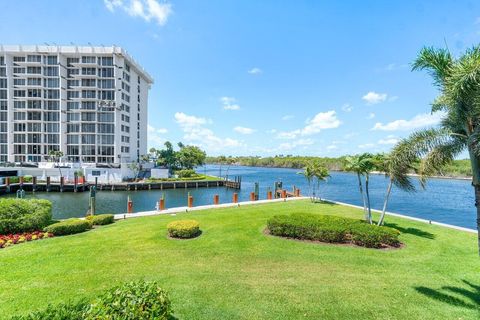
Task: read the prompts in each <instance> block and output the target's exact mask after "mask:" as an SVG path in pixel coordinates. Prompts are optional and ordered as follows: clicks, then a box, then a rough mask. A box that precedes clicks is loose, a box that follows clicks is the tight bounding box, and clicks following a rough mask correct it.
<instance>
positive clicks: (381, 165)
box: [373, 153, 413, 226]
mask: <svg viewBox="0 0 480 320" xmlns="http://www.w3.org/2000/svg"><path fill="white" fill-rule="evenodd" d="M373 161H374V165H375V169H376V170H378V171H380V172H383V173H384V174H385V177H386V178H388V184H387V191H386V192H385V197H384V199H383V207H382V213H381V214H380V218H379V219H378V225H379V226H381V225H383V222H384V221H385V213H386V212H387V205H388V201H389V199H390V194H391V192H392V187H393V185H395V186H396V187H398V188H399V189H402V190H404V191H407V192H408V191H412V188H411V186H410V185H409V184H408V182H406V181H407V179H408V177H407V174H408V172H406V171H402V172H397V171H395V170H393V168H392V163H393V161H392V155H391V154H384V153H380V154H376V155H375V156H374V157H373ZM411 169H412V170H413V167H412V168H411Z"/></svg>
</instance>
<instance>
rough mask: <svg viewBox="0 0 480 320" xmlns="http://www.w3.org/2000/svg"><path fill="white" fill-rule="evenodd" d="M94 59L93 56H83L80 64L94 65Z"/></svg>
mask: <svg viewBox="0 0 480 320" xmlns="http://www.w3.org/2000/svg"><path fill="white" fill-rule="evenodd" d="M95 62H96V57H95V56H83V57H82V63H95Z"/></svg>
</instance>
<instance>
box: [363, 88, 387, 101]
mask: <svg viewBox="0 0 480 320" xmlns="http://www.w3.org/2000/svg"><path fill="white" fill-rule="evenodd" d="M387 96H388V95H387V94H386V93H377V92H374V91H370V92H368V93H367V94H366V95H364V96H363V97H362V99H363V100H365V102H367V104H377V103H380V102H384V101H385V100H387Z"/></svg>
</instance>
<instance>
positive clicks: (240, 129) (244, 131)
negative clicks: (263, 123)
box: [233, 126, 256, 134]
mask: <svg viewBox="0 0 480 320" xmlns="http://www.w3.org/2000/svg"><path fill="white" fill-rule="evenodd" d="M233 130H234V131H236V132H238V133H241V134H252V133H254V132H255V131H256V130H255V129H252V128H246V127H240V126H237V127H235V128H233Z"/></svg>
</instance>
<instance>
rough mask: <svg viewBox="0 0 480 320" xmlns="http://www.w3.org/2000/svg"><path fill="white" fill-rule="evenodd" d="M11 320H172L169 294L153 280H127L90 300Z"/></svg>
mask: <svg viewBox="0 0 480 320" xmlns="http://www.w3.org/2000/svg"><path fill="white" fill-rule="evenodd" d="M10 319H11V320H37V319H68V320H96V319H112V320H113V319H122V320H137V319H158V320H173V319H176V318H175V317H174V315H173V309H172V305H171V302H170V299H169V297H168V294H167V293H166V292H165V290H163V289H162V288H160V287H159V286H158V284H157V283H156V282H145V281H139V282H129V283H126V284H123V285H121V286H118V287H115V288H112V289H110V290H108V291H106V292H105V293H104V294H103V295H101V296H99V297H98V298H96V299H95V300H93V301H92V302H89V301H87V300H86V299H83V300H80V301H78V302H71V303H65V304H58V305H49V306H48V307H46V308H45V309H43V310H40V311H35V312H32V313H30V314H27V315H24V316H14V317H12V318H10Z"/></svg>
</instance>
